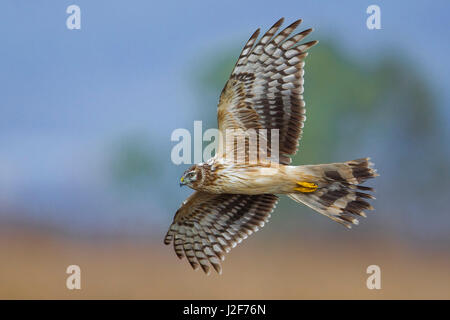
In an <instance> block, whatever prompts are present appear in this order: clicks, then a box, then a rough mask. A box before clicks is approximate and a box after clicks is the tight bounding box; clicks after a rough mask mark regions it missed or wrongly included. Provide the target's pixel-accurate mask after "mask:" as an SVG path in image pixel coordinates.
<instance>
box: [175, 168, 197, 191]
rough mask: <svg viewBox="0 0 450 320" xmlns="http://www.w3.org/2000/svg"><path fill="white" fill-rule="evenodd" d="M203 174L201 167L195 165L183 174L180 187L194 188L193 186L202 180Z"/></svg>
mask: <svg viewBox="0 0 450 320" xmlns="http://www.w3.org/2000/svg"><path fill="white" fill-rule="evenodd" d="M201 174H202V173H201V169H200V168H199V166H197V165H193V166H192V167H190V168H189V169H187V170H186V171H185V172H184V173H183V176H181V179H180V187H182V186H185V185H187V186H189V187H191V188H192V187H193V184H194V183H195V182H196V181H198V180H200V179H201Z"/></svg>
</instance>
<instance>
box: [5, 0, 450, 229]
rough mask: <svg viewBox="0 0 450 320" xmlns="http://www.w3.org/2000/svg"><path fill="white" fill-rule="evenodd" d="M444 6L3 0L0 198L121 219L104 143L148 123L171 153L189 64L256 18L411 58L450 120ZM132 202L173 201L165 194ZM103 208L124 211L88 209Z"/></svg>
mask: <svg viewBox="0 0 450 320" xmlns="http://www.w3.org/2000/svg"><path fill="white" fill-rule="evenodd" d="M71 4H76V5H78V6H80V8H81V30H68V29H67V28H66V23H65V21H66V18H67V16H68V15H67V14H66V8H67V7H68V6H69V5H71ZM370 4H378V5H379V6H380V8H381V19H382V20H381V24H382V30H373V31H371V30H368V29H367V28H366V25H365V23H366V18H367V14H366V13H365V11H366V8H367V6H368V5H370ZM449 9H450V4H449V2H448V1H432V2H431V1H414V2H409V1H375V2H374V1H340V2H337V1H317V0H316V1H313V0H311V1H298V0H297V1H276V2H275V1H215V2H213V1H179V2H175V1H165V2H150V1H114V2H113V1H99V0H97V1H86V0H80V1H56V0H54V1H33V2H31V1H3V2H2V10H1V11H0V40H1V46H0V56H1V59H0V70H1V72H0V88H1V89H0V90H1V95H0V201H1V202H0V204H1V206H0V208H1V207H2V206H3V207H4V206H6V207H8V208H9V207H16V206H19V207H24V208H25V209H24V212H29V211H30V212H34V217H33V218H34V219H36V220H39V221H40V220H45V221H50V222H52V223H57V224H58V223H62V224H64V223H66V222H67V219H66V218H65V216H61V215H59V214H58V213H59V212H60V211H61V210H60V209H61V208H63V209H64V210H66V209H67V210H66V211H67V212H69V213H70V211H71V210H74V211H77V212H79V211H82V212H86V213H85V214H83V213H81V214H79V218H78V220H77V223H79V224H80V225H84V224H86V223H87V224H94V225H95V224H106V225H108V224H110V225H111V226H112V227H114V226H117V225H118V224H120V223H121V221H122V220H121V219H123V217H124V216H126V214H127V212H128V211H127V208H128V206H129V203H126V204H122V206H123V208H121V207H120V206H119V209H117V202H116V201H114V195H112V194H109V193H108V192H107V191H105V185H107V182H106V181H105V179H106V178H105V170H104V162H105V158H106V157H107V153H108V146H109V145H110V144H111V143H113V142H114V141H115V140H116V139H117V138H119V137H121V136H123V135H126V134H129V133H133V132H142V133H144V134H147V135H148V136H149V137H150V138H151V140H152V141H153V144H154V145H153V146H152V147H153V148H155V150H158V148H159V150H162V152H166V153H167V159H169V157H170V147H171V142H170V134H171V132H172V131H173V130H174V129H176V128H179V127H181V126H184V125H185V124H186V123H190V121H186V119H189V114H190V109H191V108H193V107H194V106H195V104H196V101H197V99H198V97H197V96H196V95H195V94H194V93H193V92H192V85H191V84H190V79H193V78H194V77H195V74H193V73H195V68H194V67H193V66H196V65H201V63H202V59H203V58H205V57H207V56H209V55H211V54H214V53H215V52H219V51H220V50H222V49H223V50H226V49H229V48H230V47H233V46H235V47H236V55H237V54H238V53H239V50H240V46H242V45H243V44H244V42H245V41H246V40H247V39H248V37H249V36H250V34H251V33H252V32H253V31H254V30H255V29H256V28H257V27H262V29H263V30H265V29H267V28H268V27H270V26H271V25H272V24H273V23H274V22H275V21H276V20H278V19H279V18H280V17H282V16H284V17H285V18H286V23H290V22H291V21H293V20H295V19H297V18H302V19H303V20H304V22H303V26H304V27H305V28H306V27H314V28H315V30H316V35H315V37H314V38H315V39H319V40H320V37H321V36H322V35H326V37H327V38H329V37H330V36H332V37H333V40H334V41H335V42H337V43H340V44H341V48H342V49H343V50H345V53H346V54H348V55H349V56H352V57H353V58H354V59H359V60H361V61H370V58H371V57H374V58H375V57H377V56H378V55H380V54H386V53H392V54H396V55H401V56H402V57H404V59H407V60H409V61H412V62H413V64H414V65H415V66H416V67H417V68H418V69H419V70H421V71H422V73H423V74H424V75H425V76H426V77H427V78H428V79H427V80H429V82H430V83H431V84H432V86H433V90H434V93H435V95H436V97H437V99H438V101H439V103H440V104H441V111H442V116H443V117H444V119H445V122H448V120H449V119H450V111H449V108H448V106H449V105H450V91H449V90H448V89H449V88H448V86H449V85H448V84H449V83H450V63H449V62H448V56H450V46H449V40H448V30H450V19H449V13H448V12H449ZM311 72H312V71H311ZM219 90H220V89H219ZM324 90H326V88H324ZM214 108H215V106H211V110H214ZM208 112H209V111H208ZM447 133H448V131H447ZM170 166H171V164H170V163H169V164H168V166H166V167H167V168H165V169H163V171H164V170H166V171H164V172H170V174H168V177H170V179H172V178H174V177H176V176H177V175H178V174H179V172H180V170H181V169H178V168H172V167H170ZM181 171H182V170H181ZM168 179H169V178H168ZM168 185H169V182H168ZM177 191H178V190H177ZM183 192H186V191H183ZM183 192H181V193H180V194H177V196H176V200H177V203H175V204H174V208H176V207H177V206H178V202H179V201H178V200H180V201H181V199H182V198H183V197H184V196H185V195H186V193H183ZM150 197H151V196H150ZM98 198H101V199H103V200H102V201H101V202H99V201H98V200H96V199H98ZM25 199H26V201H25ZM105 199H106V200H105ZM134 206H136V208H135V209H136V211H139V210H142V211H145V210H148V209H149V208H151V209H152V210H154V211H156V212H163V211H166V210H167V207H166V206H165V205H164V204H160V203H158V202H157V201H154V202H153V203H152V204H151V205H145V204H143V203H142V202H141V203H138V204H134ZM105 207H107V208H115V209H117V210H118V211H119V214H117V215H112V216H108V215H106V214H105V215H103V216H102V215H100V216H98V217H96V218H92V215H91V214H90V212H94V211H96V210H99V211H102V210H100V209H103V211H105V210H104V208H105ZM30 208H31V209H30ZM69 209H70V210H69ZM171 209H172V208H171ZM66 211H64V212H66ZM25 216H26V214H25ZM26 218H28V216H26ZM142 219H144V217H142ZM145 219H150V221H152V222H155V221H156V222H158V223H159V222H160V221H163V220H164V219H163V218H161V217H160V215H153V216H151V217H146V218H145ZM164 221H165V220H164Z"/></svg>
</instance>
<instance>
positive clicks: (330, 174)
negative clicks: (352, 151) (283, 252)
mask: <svg viewBox="0 0 450 320" xmlns="http://www.w3.org/2000/svg"><path fill="white" fill-rule="evenodd" d="M369 160H370V159H369V158H364V159H357V160H352V161H347V162H343V163H331V164H320V165H310V166H300V167H298V169H299V171H300V172H301V175H302V176H303V177H309V179H311V180H313V181H308V182H312V183H314V184H316V185H317V189H316V190H315V191H314V192H295V193H290V194H288V196H289V197H290V198H291V199H293V200H295V201H297V202H300V203H303V204H305V205H306V206H308V207H310V208H312V209H314V210H315V211H317V212H319V213H321V214H323V215H325V216H327V217H329V218H331V219H332V220H334V221H336V222H339V223H341V224H343V225H344V226H346V227H348V228H351V226H352V225H353V224H354V225H357V224H358V223H359V222H358V219H357V218H356V217H359V216H362V217H366V214H365V212H364V211H365V210H373V207H372V206H371V205H370V204H369V203H368V202H367V201H366V200H367V199H375V198H374V197H373V196H372V195H371V194H370V193H368V192H372V191H373V189H372V188H370V187H365V186H362V185H360V184H361V183H363V182H364V181H366V180H367V179H371V178H374V177H376V176H378V174H377V172H376V170H375V169H373V168H372V166H373V163H371V162H370V161H369Z"/></svg>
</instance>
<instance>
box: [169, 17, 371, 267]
mask: <svg viewBox="0 0 450 320" xmlns="http://www.w3.org/2000/svg"><path fill="white" fill-rule="evenodd" d="M282 22H283V19H280V20H279V21H278V22H276V23H275V24H274V25H273V26H272V27H271V28H270V29H269V30H268V31H267V32H266V33H265V34H264V35H263V36H262V38H261V39H260V40H259V41H257V38H258V35H259V29H258V30H256V32H255V33H253V35H252V36H251V37H250V39H249V40H248V42H247V44H246V45H245V46H244V48H243V50H242V52H241V55H240V56H239V58H238V60H237V63H236V65H235V67H234V69H233V71H232V73H231V76H230V78H229V80H228V82H227V83H226V85H225V87H224V89H223V90H222V93H221V95H220V101H219V105H218V110H217V120H218V125H219V132H221V133H225V132H228V130H237V131H239V132H240V136H242V137H244V140H245V143H244V144H243V145H242V144H240V145H238V144H236V143H235V142H234V140H233V143H231V145H230V144H228V143H227V144H225V143H224V140H223V139H222V138H220V139H219V147H218V152H217V153H216V155H215V156H214V157H213V158H211V159H209V160H208V161H206V162H203V163H199V164H196V165H194V166H192V167H191V168H189V169H188V170H186V172H185V173H184V174H183V176H182V177H181V181H180V182H181V183H180V184H181V185H188V186H189V187H191V188H192V189H194V190H195V192H194V193H193V194H192V195H191V196H190V197H189V198H187V199H186V200H185V201H184V202H183V204H182V205H181V207H180V208H179V209H178V211H177V212H176V214H175V217H174V219H173V222H172V224H171V226H170V228H169V231H168V232H167V234H166V236H165V239H164V243H165V244H171V243H173V246H174V249H175V253H176V255H177V256H178V257H179V258H180V259H182V258H183V257H186V258H187V260H188V261H189V263H190V264H191V266H192V267H193V268H194V269H198V268H199V267H201V268H202V269H203V271H204V272H205V273H206V274H209V273H210V270H211V266H212V267H213V268H214V269H215V270H216V271H217V272H218V273H221V272H222V267H221V261H223V260H224V256H225V253H227V252H229V251H230V250H231V248H233V247H235V246H236V244H237V243H240V242H241V241H242V240H243V239H246V238H247V237H248V236H249V235H251V234H252V233H254V232H256V231H258V229H259V228H261V227H263V226H264V224H265V223H266V222H267V221H268V220H269V218H270V214H271V212H272V211H273V209H274V208H275V205H276V203H277V201H278V197H277V196H276V194H286V195H288V196H289V197H290V198H291V199H293V200H294V201H297V202H299V203H303V204H304V205H306V206H308V207H310V208H312V209H313V210H315V211H317V212H319V213H321V214H323V215H325V216H327V217H329V218H331V219H332V220H334V221H337V222H339V223H341V224H343V225H344V226H346V227H348V228H350V227H351V226H352V225H353V224H355V225H356V224H358V220H357V219H356V217H358V216H363V217H365V213H364V210H373V207H372V206H371V205H370V204H369V203H368V202H367V201H366V199H373V198H374V197H373V196H372V195H370V194H369V193H368V192H370V191H373V190H372V189H371V188H369V187H365V186H362V185H361V183H362V182H364V181H365V180H367V179H370V178H373V177H376V176H377V173H376V170H374V169H372V165H373V164H372V163H371V162H369V158H364V159H358V160H353V161H347V162H342V163H330V164H319V165H303V166H291V165H290V163H291V158H290V157H292V156H293V155H294V154H295V153H296V152H297V148H298V140H299V138H300V137H301V134H302V128H303V123H304V121H305V119H306V117H305V102H304V100H303V95H302V94H303V73H304V71H303V70H304V65H305V62H304V61H305V58H306V56H307V54H308V53H307V50H308V49H309V48H311V47H312V46H314V45H315V44H316V43H317V41H310V42H306V43H303V44H299V42H300V41H301V40H303V39H304V38H305V37H306V36H307V35H309V34H310V33H311V32H312V29H308V30H305V31H302V32H300V33H297V34H293V31H294V30H295V29H296V28H297V26H298V25H299V24H300V23H301V20H297V21H295V22H294V23H292V24H291V25H290V26H288V27H287V28H285V29H284V30H282V31H281V32H279V33H277V32H278V30H279V28H280V26H281V24H282ZM273 129H275V132H277V138H278V140H277V142H278V145H277V146H276V147H277V148H278V158H277V163H276V164H277V165H275V166H274V165H273V163H269V162H268V161H266V160H265V159H267V158H265V157H263V156H262V154H261V151H260V149H258V148H257V155H256V161H249V160H250V157H251V152H250V150H248V149H249V148H247V147H248V146H249V141H250V138H249V136H250V134H249V133H248V132H250V131H251V130H260V131H261V130H262V131H261V132H263V131H265V132H266V135H264V136H263V135H261V134H260V138H261V137H263V139H262V140H264V139H266V140H267V141H269V140H270V141H272V144H273V140H272V139H271V138H273V137H271V133H270V132H274V131H273ZM227 142H228V140H227ZM272 144H271V145H270V146H269V147H267V150H268V151H267V154H271V153H272V151H273V149H274V146H273V145H272ZM225 145H226V146H225ZM260 145H262V143H261V142H260ZM242 150H244V161H240V162H239V161H238V162H237V161H235V159H232V160H229V159H230V157H228V156H229V155H230V154H232V155H233V156H234V155H235V154H236V153H239V152H241V151H242ZM364 191H365V192H364Z"/></svg>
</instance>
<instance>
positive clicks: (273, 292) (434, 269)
mask: <svg viewBox="0 0 450 320" xmlns="http://www.w3.org/2000/svg"><path fill="white" fill-rule="evenodd" d="M272 238H273V235H270V236H266V237H258V239H257V241H254V240H253V239H251V238H250V239H249V240H247V242H246V243H245V245H240V246H238V247H237V248H235V249H234V250H233V251H232V252H231V253H230V254H229V255H228V257H227V260H226V261H225V263H224V274H223V275H222V276H218V275H216V274H212V275H211V276H209V277H206V276H205V275H204V274H202V273H201V272H200V271H197V272H194V271H192V270H191V268H190V266H189V265H188V264H187V262H186V261H185V260H184V261H179V260H178V259H177V258H176V257H175V254H174V253H173V251H172V249H171V248H167V247H165V246H164V245H163V244H162V243H151V244H148V243H147V244H146V243H144V242H143V241H142V240H141V241H138V240H130V239H128V240H127V239H116V240H114V241H111V239H109V240H107V239H85V240H83V241H80V240H73V239H72V240H70V239H68V238H67V237H60V236H52V235H51V233H45V232H43V231H41V232H39V233H36V232H33V231H30V230H25V231H23V232H20V230H15V231H14V232H12V231H10V232H2V233H1V235H0V257H1V262H0V298H3V299H5V298H6V299H17V298H26V299H34V298H43V299H49V298H58V299H61V298H62V299H72V298H75V299H78V298H88V299H92V298H106V299H108V298H114V299H117V298H125V299H129V298H137V299H228V298H233V299H234V298H238V299H310V298H314V299H315V298H319V299H329V298H337V299H348V298H356V299H367V298H368V299H380V298H388V299H391V298H394V299H418V298H425V299H432V298H437V299H449V298H450V272H449V271H450V256H449V255H448V253H447V256H442V255H441V254H442V251H436V252H433V251H430V250H425V249H423V250H414V251H412V250H411V249H408V250H406V249H405V247H404V246H399V245H394V244H393V243H391V242H386V243H379V242H372V241H371V242H367V243H358V244H354V243H346V244H345V245H343V244H342V242H337V243H334V244H330V242H329V241H328V242H327V243H326V244H325V243H320V242H317V244H316V245H314V246H311V239H307V240H304V241H301V238H299V237H296V238H295V239H293V238H278V239H277V240H276V241H275V242H274V241H273V240H271V239H272ZM343 247H345V248H343ZM70 264H77V265H79V266H80V267H81V270H82V289H81V290H79V291H77V290H74V291H69V290H67V289H66V287H65V281H66V277H67V275H66V273H65V270H66V267H67V266H68V265H70ZM371 264H377V265H379V266H380V267H381V270H382V289H381V290H378V291H377V290H368V289H367V288H366V278H367V276H368V275H367V274H366V273H365V271H366V268H367V266H368V265H371Z"/></svg>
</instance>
